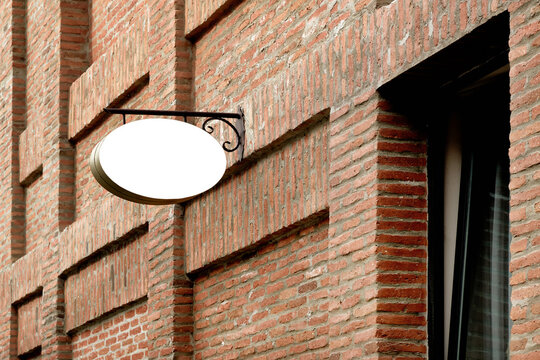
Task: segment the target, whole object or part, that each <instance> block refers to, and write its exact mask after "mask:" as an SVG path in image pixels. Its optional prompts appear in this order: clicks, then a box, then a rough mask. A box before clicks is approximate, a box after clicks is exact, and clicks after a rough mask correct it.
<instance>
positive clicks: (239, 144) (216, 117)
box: [103, 107, 245, 159]
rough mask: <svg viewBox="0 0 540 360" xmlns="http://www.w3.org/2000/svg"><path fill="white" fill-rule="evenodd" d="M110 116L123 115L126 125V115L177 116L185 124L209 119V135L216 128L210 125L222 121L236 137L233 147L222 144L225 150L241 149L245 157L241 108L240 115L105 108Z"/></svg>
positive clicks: (239, 108) (203, 126)
mask: <svg viewBox="0 0 540 360" xmlns="http://www.w3.org/2000/svg"><path fill="white" fill-rule="evenodd" d="M103 111H105V112H106V113H109V114H121V115H122V116H123V121H124V124H125V123H126V115H156V116H175V117H182V118H183V119H184V122H187V118H188V117H199V118H207V119H206V120H205V121H204V122H203V124H202V127H201V128H202V129H203V130H204V131H206V132H207V133H209V134H212V133H213V132H214V127H213V126H212V125H210V123H211V122H213V121H221V122H223V123H225V124H227V125H228V126H229V127H230V128H231V129H232V130H233V131H234V133H235V135H236V143H234V146H233V145H231V144H233V143H231V141H229V140H226V141H224V142H223V144H222V148H223V150H225V151H227V152H233V151H236V150H237V149H239V148H240V159H243V157H244V144H245V141H244V139H245V126H244V121H245V118H244V111H243V110H242V108H241V107H238V113H221V112H200V111H174V110H148V109H118V108H105V109H103ZM228 119H238V120H240V121H237V124H236V126H235V125H233V124H232V122H230V121H229V120H228Z"/></svg>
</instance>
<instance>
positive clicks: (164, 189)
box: [90, 119, 227, 205]
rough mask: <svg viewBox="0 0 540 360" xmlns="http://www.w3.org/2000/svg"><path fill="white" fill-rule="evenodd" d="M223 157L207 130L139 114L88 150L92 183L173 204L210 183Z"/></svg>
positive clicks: (223, 162)
mask: <svg viewBox="0 0 540 360" xmlns="http://www.w3.org/2000/svg"><path fill="white" fill-rule="evenodd" d="M226 166H227V159H226V157H225V153H224V151H223V149H222V148H221V146H220V144H219V143H218V142H217V140H216V139H214V138H213V137H212V136H211V135H210V134H208V133H207V132H206V131H204V130H202V129H200V128H198V127H196V126H194V125H191V124H188V123H185V122H182V121H178V120H170V119H144V120H138V121H134V122H130V123H128V124H126V125H123V126H121V127H119V128H117V129H115V130H113V131H112V132H111V133H109V134H108V135H107V136H106V137H105V138H104V139H103V140H101V141H100V142H99V143H98V144H97V145H96V146H95V147H94V149H93V150H92V155H91V157H90V169H91V170H92V174H93V175H94V177H95V178H96V180H97V182H98V183H99V184H100V185H101V186H103V187H104V188H105V189H106V190H108V191H109V192H111V193H113V194H114V195H116V196H119V197H121V198H123V199H126V200H130V201H133V202H138V203H143V204H152V205H160V204H174V203H179V202H182V201H186V200H189V199H190V198H192V197H194V196H196V195H198V194H200V193H203V192H205V191H206V190H208V189H210V188H211V187H213V186H214V185H215V184H216V183H217V182H218V181H219V180H220V179H221V177H222V176H223V173H224V172H225V168H226Z"/></svg>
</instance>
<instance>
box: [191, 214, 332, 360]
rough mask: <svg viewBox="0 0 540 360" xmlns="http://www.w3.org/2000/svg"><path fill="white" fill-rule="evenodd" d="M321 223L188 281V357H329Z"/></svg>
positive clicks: (328, 288)
mask: <svg viewBox="0 0 540 360" xmlns="http://www.w3.org/2000/svg"><path fill="white" fill-rule="evenodd" d="M327 257H328V222H327V221H323V222H321V223H319V224H316V225H312V226H309V227H306V228H305V229H302V230H301V231H299V232H297V233H294V234H291V235H287V236H285V237H283V238H282V239H280V240H278V241H277V242H275V243H271V244H267V245H263V246H261V247H259V248H258V249H257V251H256V252H254V253H253V254H249V255H246V256H245V257H243V258H241V259H238V260H233V261H229V262H224V263H223V264H220V265H219V266H218V267H217V268H216V269H213V270H211V271H208V272H205V274H204V275H203V276H201V277H199V278H197V279H196V280H195V284H194V291H195V296H194V300H195V301H194V304H193V312H194V316H195V323H194V325H195V331H194V334H193V336H194V341H195V359H222V358H247V357H252V358H254V359H277V358H283V357H289V358H295V359H301V358H303V356H310V357H311V358H324V357H327V356H328V348H327V345H328V329H329V318H328V306H329V299H328V297H329V293H330V292H331V291H332V288H331V284H330V283H329V281H328V278H327V276H326V274H327V271H328V270H327V263H326V259H327Z"/></svg>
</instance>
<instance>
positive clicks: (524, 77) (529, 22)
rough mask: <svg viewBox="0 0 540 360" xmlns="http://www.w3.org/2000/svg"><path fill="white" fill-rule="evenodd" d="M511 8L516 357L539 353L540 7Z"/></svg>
mask: <svg viewBox="0 0 540 360" xmlns="http://www.w3.org/2000/svg"><path fill="white" fill-rule="evenodd" d="M508 9H509V12H510V40H509V45H510V54H509V60H510V94H511V100H510V110H511V116H510V126H511V130H510V152H509V154H510V209H511V211H510V222H511V223H510V224H511V225H510V226H511V233H512V242H511V245H510V251H511V260H510V276H511V277H510V285H511V286H512V298H511V299H512V308H511V318H512V320H513V325H512V333H511V340H510V353H511V358H512V359H513V360H514V359H515V360H520V359H533V358H537V357H539V356H540V350H538V331H539V329H540V321H539V317H540V302H539V301H538V296H539V295H540V286H539V284H538V279H539V278H540V251H539V250H538V247H539V245H540V230H539V229H540V202H539V199H540V181H539V180H540V165H539V164H540V152H539V146H540V136H539V132H540V88H539V86H540V76H539V72H540V54H539V53H540V52H539V49H540V41H539V39H540V38H539V37H538V29H539V26H538V25H539V24H540V8H539V6H538V3H537V2H536V1H519V2H518V1H516V2H512V3H511V4H509V7H508Z"/></svg>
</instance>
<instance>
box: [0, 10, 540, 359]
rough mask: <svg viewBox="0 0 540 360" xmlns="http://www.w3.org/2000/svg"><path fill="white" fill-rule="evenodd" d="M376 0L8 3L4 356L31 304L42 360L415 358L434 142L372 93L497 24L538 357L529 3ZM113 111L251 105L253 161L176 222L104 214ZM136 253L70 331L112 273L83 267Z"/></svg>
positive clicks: (522, 280)
mask: <svg viewBox="0 0 540 360" xmlns="http://www.w3.org/2000/svg"><path fill="white" fill-rule="evenodd" d="M386 3H387V2H381V1H376V0H371V1H370V0H366V1H352V0H338V1H334V0H320V1H316V2H314V1H277V0H272V1H262V0H201V1H193V0H186V1H184V0H148V1H142V0H138V1H136V0H133V1H119V2H107V1H103V0H99V1H97V0H96V1H90V0H55V1H46V2H39V1H37V0H29V1H20V0H5V1H1V2H0V24H1V25H2V26H0V39H1V40H0V58H1V59H3V60H2V61H1V62H0V99H2V100H1V101H0V104H1V105H0V121H1V125H2V126H0V140H2V141H0V155H1V156H0V162H1V163H0V165H1V166H0V169H1V170H0V171H1V176H2V179H4V180H3V181H2V182H0V202H1V203H2V210H1V211H0V280H1V283H0V294H1V295H2V297H1V298H0V305H2V306H1V308H0V358H2V359H4V358H10V357H11V358H14V357H16V356H17V355H18V354H17V352H18V349H17V341H18V339H23V338H29V336H30V335H31V334H30V332H32V331H34V330H25V329H27V328H26V327H25V326H19V325H18V323H19V322H20V321H24V312H21V313H20V314H19V313H18V312H17V309H23V310H24V309H25V306H29V305H28V304H27V303H28V302H29V301H32V300H31V299H35V298H36V296H38V294H42V295H41V315H40V318H41V322H40V329H41V336H40V338H39V341H37V340H36V341H34V342H33V343H31V344H30V345H28V346H27V348H29V347H30V346H37V345H41V354H40V355H39V354H38V355H37V356H38V357H43V358H73V357H83V356H87V355H89V354H94V353H96V354H97V355H99V356H102V357H103V358H107V357H109V358H118V357H120V356H124V357H126V358H127V357H128V356H129V358H138V357H145V358H146V357H147V358H160V359H161V358H176V359H191V358H193V355H194V354H195V357H196V358H206V357H213V358H220V357H222V355H223V357H225V356H230V357H233V356H236V355H238V356H240V355H241V354H242V353H243V352H245V354H246V355H247V354H249V356H251V357H253V358H257V357H258V356H259V355H260V356H266V355H271V356H275V357H279V356H285V357H287V356H289V357H295V356H296V355H292V353H294V352H298V358H301V357H302V356H304V355H305V356H306V358H309V356H310V355H315V356H319V355H321V357H323V356H329V357H330V358H332V359H347V358H365V359H375V358H388V359H390V358H395V359H400V358H426V357H427V355H426V350H427V349H426V344H427V341H426V332H427V327H426V283H425V282H426V279H425V277H426V269H425V264H426V256H427V255H426V249H425V245H426V234H425V227H426V193H425V192H426V189H425V180H426V179H425V153H424V152H425V147H424V146H425V144H424V140H423V138H421V137H419V136H418V134H417V133H416V132H415V131H411V130H414V129H411V128H409V124H408V123H407V122H404V121H402V118H400V117H399V116H397V115H396V114H393V113H392V109H390V108H389V107H388V104H387V103H386V102H384V101H382V100H381V99H380V97H379V95H378V93H377V89H378V88H379V87H380V86H381V85H383V84H385V83H387V82H388V81H390V80H392V79H393V78H395V77H396V76H398V75H399V74H400V73H402V72H404V71H406V70H408V69H410V68H411V67H413V66H414V65H416V64H418V63H419V62H421V61H423V60H425V59H427V58H429V57H430V56H432V55H433V54H435V53H437V52H438V51H439V50H441V49H443V48H445V47H447V46H448V45H450V44H452V43H454V42H455V41H456V40H458V39H460V38H462V37H464V36H466V35H467V34H468V33H469V32H470V31H472V30H473V29H474V28H476V27H477V26H479V25H480V24H482V23H484V22H486V21H487V20H488V19H490V18H491V17H493V16H495V15H497V14H500V13H501V12H503V11H507V10H508V11H509V13H510V29H511V34H510V39H509V46H510V77H511V89H510V91H511V95H512V100H511V104H510V106H511V111H512V117H511V126H512V131H511V134H510V139H511V149H510V157H511V163H512V165H511V173H512V181H511V184H510V187H511V197H512V198H511V206H512V213H511V221H512V235H513V241H512V246H511V252H512V261H511V271H512V279H511V284H512V287H513V292H512V301H513V307H512V319H513V320H514V326H513V329H512V339H511V351H512V356H513V359H528V358H533V357H535V356H536V355H537V353H538V350H537V345H538V339H537V335H536V333H537V332H538V316H539V313H540V311H539V307H538V301H537V300H538V274H539V273H540V272H539V271H538V264H539V263H540V260H539V257H538V243H539V242H538V229H539V226H538V221H539V220H538V219H539V213H540V211H539V207H538V198H539V194H540V192H539V191H538V189H537V187H538V186H537V183H538V179H539V177H540V175H538V171H539V170H538V163H539V160H540V159H539V157H538V145H539V143H540V142H539V141H538V131H539V129H538V122H539V119H538V116H539V114H540V112H539V111H538V107H539V101H540V100H539V98H538V68H539V66H540V65H539V62H538V55H537V53H538V46H539V45H540V42H539V40H538V16H539V14H540V11H538V5H537V4H536V3H537V2H536V1H534V0H520V1H509V0H482V1H480V0H445V1H432V0H395V1H393V2H390V3H389V4H388V5H386ZM382 5H386V6H382ZM186 36H187V37H188V38H189V40H187V39H186ZM111 105H112V106H125V107H148V108H157V109H164V110H170V109H190V110H232V111H234V110H236V108H237V106H238V105H242V107H243V108H244V110H245V113H246V124H245V125H246V149H245V152H244V155H245V156H244V159H241V158H240V155H239V153H235V154H231V155H228V161H229V166H230V169H229V170H228V173H227V176H226V179H225V180H224V181H223V182H222V183H221V184H219V185H218V186H217V187H216V188H215V189H213V190H211V191H210V192H208V193H206V194H204V195H202V196H200V197H198V198H196V199H194V200H192V201H191V202H189V203H187V204H185V205H183V206H170V207H157V206H153V207H150V206H149V207H146V206H139V205H132V204H128V203H126V202H124V201H122V200H118V199H115V198H113V197H112V196H111V195H109V194H106V192H105V191H104V190H103V189H101V188H100V187H99V185H97V183H96V182H95V181H94V180H93V178H92V177H91V175H90V171H89V169H88V165H87V164H88V162H87V161H88V160H87V158H88V154H89V153H90V151H91V149H92V147H93V146H94V145H95V144H96V143H97V142H98V141H99V140H100V139H101V138H102V137H103V136H104V135H105V134H106V133H108V132H109V131H111V130H112V129H114V128H116V127H117V126H120V124H121V117H119V116H110V117H107V116H105V114H104V113H103V112H102V108H103V107H105V106H111ZM134 119H136V118H135V117H128V121H131V120H134ZM217 135H218V136H225V135H226V133H225V132H224V134H222V133H221V130H219V133H218V134H217ZM299 149H302V151H300V150H299ZM287 166H289V168H287ZM293 170H295V171H296V172H297V173H296V174H295V175H296V176H295V177H293V176H292V175H293ZM300 190H302V191H300ZM308 190H309V191H308ZM248 200H249V201H255V202H256V204H253V205H251V203H250V204H248V205H246V204H247V203H248ZM259 209H261V210H259ZM265 209H266V210H265ZM321 217H322V218H328V220H327V222H323V223H322V224H318V225H313V224H312V223H313V222H314V221H320V220H321ZM310 224H311V225H310ZM293 229H296V230H297V231H299V230H298V229H303V230H301V231H300V233H298V234H297V233H293V234H291V233H290V232H291V231H292V230H293ZM283 234H289V235H288V236H287V237H286V238H281V236H283ZM134 238H138V240H134ZM276 241H277V242H276ZM139 242H140V243H139ZM130 244H131V245H133V244H136V245H137V246H141V247H142V248H144V249H147V250H146V252H145V251H143V252H142V253H139V254H138V255H137V256H133V257H132V258H131V261H130V263H129V267H130V268H131V267H133V268H137V269H144V270H143V271H142V274H140V278H141V279H147V284H146V286H145V287H143V288H140V287H137V286H135V285H133V284H134V283H135V282H132V283H130V284H129V285H126V286H125V288H123V289H122V290H121V291H119V292H118V293H116V292H113V291H112V290H111V288H110V286H109V287H103V289H102V290H103V292H102V293H101V294H102V296H103V297H104V298H105V297H106V298H107V299H108V300H109V301H110V303H109V304H108V305H107V306H105V307H103V308H100V309H101V310H99V309H98V305H99V304H102V305H103V304H104V303H106V301H95V302H91V303H90V306H89V308H90V309H92V311H91V312H89V313H84V314H82V315H84V316H82V315H81V316H82V317H81V318H80V319H82V320H80V321H78V322H73V321H72V320H73V316H72V314H73V311H74V308H75V307H74V306H73V304H74V303H75V302H76V301H80V300H81V299H80V297H82V296H88V294H89V293H90V290H91V289H90V288H91V287H92V289H94V290H95V289H96V288H98V287H99V286H98V284H100V283H101V282H102V281H103V280H109V279H110V278H111V272H109V273H105V272H101V271H100V274H99V275H100V276H99V277H95V279H96V281H95V282H94V283H92V282H83V281H82V279H83V277H84V276H85V275H89V274H90V273H89V270H88V269H90V268H92V266H97V265H96V264H102V265H105V264H110V263H111V261H121V258H120V256H119V254H120V253H122V251H124V250H125V249H128V248H129V246H131V245H130ZM315 244H316V245H315ZM315 247H316V249H315ZM142 248H141V249H142ZM247 250H249V251H250V255H249V256H248V255H247V254H246V251H247ZM311 251H315V252H313V253H311ZM315 254H318V255H315ZM239 256H240V257H239ZM317 256H321V257H322V258H323V260H320V259H319V258H316V257H317ZM122 259H123V258H122ZM126 259H127V258H126ZM308 259H309V261H308ZM289 261H290V262H289ZM287 262H289V263H288V264H289V266H284V265H285V263H287ZM273 266H275V267H276V268H275V270H273V269H272V267H273ZM295 266H296V267H295ZM302 266H306V268H302ZM297 267H298V271H296V269H297ZM92 269H93V268H92ZM109 269H110V268H109ZM319 269H321V270H320V271H322V270H323V269H324V272H322V273H321V274H320V275H319V274H318V272H319ZM293 270H295V271H293ZM125 271H127V270H125ZM279 271H281V272H279ZM186 272H187V273H189V276H188V274H186ZM285 272H287V274H285ZM278 274H279V276H285V277H283V278H280V277H279V276H278ZM252 275H253V277H251V276H252ZM96 276H97V275H96ZM272 276H273V278H272V279H270V278H271V277H272ZM310 276H313V278H311V279H310V278H309V277H310ZM267 278H268V279H267ZM115 279H118V278H115ZM77 280H78V281H77ZM266 280H267V282H264V281H266ZM115 281H116V280H115ZM296 281H298V282H296ZM235 282H238V283H235ZM74 283H77V284H79V285H80V286H78V287H77V289H78V290H77V291H75V288H74V286H73V284H74ZM193 283H195V286H194V287H193ZM108 284H110V281H109V282H108ZM227 286H230V287H229V288H227ZM280 286H281V287H282V288H281V289H279V287H280ZM314 286H316V288H315V287H314ZM247 288H249V289H250V290H249V291H252V292H251V293H249V291H248V293H246V294H245V295H243V296H242V295H241V294H242V291H245V290H246V289H247ZM115 289H117V288H115ZM274 289H278V290H276V293H275V294H276V295H275V296H277V298H276V299H275V303H274V304H272V305H269V306H270V307H271V308H272V311H274V312H275V313H273V314H271V313H270V311H271V310H269V309H265V308H264V307H263V306H264V305H263V304H262V301H272V299H273V296H274V295H272V294H271V292H272V291H274ZM232 290H234V291H232ZM92 291H93V290H92ZM75 294H77V295H75ZM259 295H260V297H259ZM76 296H79V298H77V297H76ZM115 296H116V297H115ZM229 296H231V298H229V299H225V298H227V297H229ZM280 297H281V298H280ZM29 299H30V300H29ZM220 299H223V300H220ZM303 299H305V302H304V303H302V301H303ZM224 300H225V301H229V300H230V301H231V302H229V303H227V302H225V303H224V304H225V305H223V304H222V301H224ZM233 300H234V301H236V303H235V304H233V303H232V301H233ZM242 302H245V304H243V305H240V304H241V303H242ZM297 303H298V304H299V305H298V307H296V308H294V309H290V310H288V309H287V308H286V306H288V305H289V304H297ZM130 304H131V305H130ZM134 304H135V305H134ZM227 304H230V305H227ZM99 306H101V305H99ZM125 306H128V308H125ZM142 309H144V310H142ZM139 310H140V312H138V311H139ZM132 311H133V312H134V315H133V318H129V319H128V318H126V317H127V316H128V314H131V313H130V312H132ZM265 311H268V313H265ZM203 314H204V316H203ZM236 314H238V315H236ZM304 314H305V316H304ZM314 314H315V315H314ZM248 315H252V316H251V317H248ZM295 315H296V316H300V317H302V316H303V317H304V319H303V320H300V319H299V318H296V319H292V320H290V321H289V318H290V317H291V316H295ZM129 316H131V315H129ZM234 316H237V317H234ZM309 316H311V318H310V317H309ZM233 318H234V319H233ZM130 319H133V320H130ZM306 319H309V320H306ZM135 320H137V322H135ZM228 320H230V321H228ZM249 320H251V321H252V323H251V324H250V323H246V325H245V326H243V327H242V326H240V327H231V326H232V325H234V324H235V321H236V322H238V321H249ZM303 321H307V329H301V328H300V327H301V326H304V325H306V323H304V322H303ZM310 321H311V324H310ZM126 326H128V327H131V326H132V327H133V328H128V329H125V330H121V328H122V327H126ZM257 326H260V327H262V328H263V327H266V330H265V331H262V332H260V334H259V333H252V331H253V330H254V329H256V327H257ZM28 329H30V327H28ZM70 329H71V331H70V333H69V336H68V335H67V333H66V330H70ZM116 329H118V334H125V335H121V336H127V337H126V338H125V339H123V338H122V339H120V337H119V336H120V335H115V331H117V330H116ZM135 329H138V330H135ZM139 330H140V331H141V332H140V333H138V331H139ZM221 330H222V331H221ZM94 331H95V333H94ZM111 331H112V332H113V333H111ZM123 331H126V332H123ZM132 331H133V334H132V333H131V332H132ZM283 331H285V332H283ZM282 332H283V333H282ZM315 332H316V333H315ZM93 333H94V335H93ZM96 334H99V335H96ZM128 334H129V335H128ZM244 335H245V336H244ZM193 336H194V337H193ZM100 338H102V339H100ZM91 339H94V340H95V341H97V343H95V342H94V340H92V342H91V343H90V342H89V341H90V340H91ZM136 339H138V340H136ZM125 341H127V342H129V341H133V343H130V344H128V343H126V344H125V345H124V344H123V342H125ZM271 341H272V342H273V346H274V348H273V349H269V348H268V344H269V343H270V342H271ZM38 342H39V344H38ZM248 342H249V344H248ZM135 343H137V345H138V346H137V347H136V348H135V347H134V344H135ZM97 344H101V345H100V346H101V347H100V348H99V349H96V348H95V346H97ZM130 346H131V348H130ZM139 346H140V347H139ZM23 351H24V350H23ZM119 351H120V352H122V351H126V352H125V353H122V354H120V353H117V352H119ZM100 352H102V354H99V353H100ZM220 352H222V353H220ZM300 354H302V355H300ZM120 358H122V357H120Z"/></svg>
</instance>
